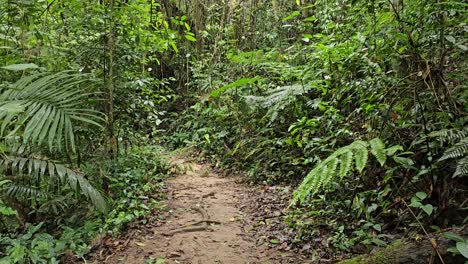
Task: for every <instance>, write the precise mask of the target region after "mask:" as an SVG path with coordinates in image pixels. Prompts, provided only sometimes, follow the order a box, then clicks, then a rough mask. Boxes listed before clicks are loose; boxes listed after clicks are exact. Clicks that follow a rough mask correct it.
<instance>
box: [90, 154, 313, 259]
mask: <svg viewBox="0 0 468 264" xmlns="http://www.w3.org/2000/svg"><path fill="white" fill-rule="evenodd" d="M174 162H175V163H177V164H178V165H179V166H182V167H185V168H186V170H185V171H186V172H185V173H182V174H181V175H179V176H177V177H174V178H172V179H170V180H168V200H167V204H168V206H169V211H168V214H167V215H166V217H165V219H164V220H160V221H158V224H156V225H154V224H153V225H149V226H148V225H147V226H146V227H144V229H149V231H150V232H148V230H146V231H144V232H142V231H140V232H136V233H135V232H134V233H133V234H132V235H130V236H129V238H128V240H127V241H125V243H123V244H124V246H123V247H122V248H121V250H120V251H114V252H113V254H112V255H111V256H109V257H107V258H105V260H101V261H100V262H99V263H129V264H133V263H138V264H140V263H147V261H148V260H150V259H153V260H155V261H154V262H151V263H158V262H156V260H158V259H159V260H162V259H164V260H165V261H164V263H307V262H305V261H303V260H301V259H300V257H299V256H297V255H296V254H295V253H293V252H292V251H289V248H288V242H284V241H282V238H281V234H278V236H280V238H279V239H277V238H271V237H268V236H265V235H262V234H261V233H259V230H261V229H258V228H257V227H258V226H259V225H260V226H262V225H270V224H271V223H270V222H271V221H274V222H275V224H274V225H282V220H281V219H282V216H283V213H282V212H281V211H277V210H271V213H272V215H271V216H268V215H267V216H265V215H264V214H262V215H256V213H255V207H258V206H261V204H259V203H256V202H255V198H254V197H255V196H254V195H253V193H254V192H255V191H254V190H253V189H252V188H249V187H247V186H244V185H242V184H239V183H237V182H236V179H235V178H234V177H221V176H220V175H218V174H217V173H213V171H212V170H211V168H210V167H209V166H206V165H200V164H196V163H193V162H189V161H187V160H181V159H179V160H175V161H174ZM267 209H268V208H267ZM260 211H262V210H260ZM262 212H270V210H263V211H262ZM257 214H258V213H257ZM277 229H281V230H284V229H285V228H284V227H283V226H278V227H277ZM137 233H140V234H137ZM283 237H284V235H283ZM285 241H287V239H285ZM278 246H279V247H285V248H284V249H285V250H278V249H275V248H278Z"/></svg>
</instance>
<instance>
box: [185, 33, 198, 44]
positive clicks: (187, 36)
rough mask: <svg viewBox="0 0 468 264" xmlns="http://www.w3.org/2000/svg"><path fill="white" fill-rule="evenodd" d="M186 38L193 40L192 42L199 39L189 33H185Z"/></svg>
mask: <svg viewBox="0 0 468 264" xmlns="http://www.w3.org/2000/svg"><path fill="white" fill-rule="evenodd" d="M185 38H186V39H187V40H188V41H192V42H196V41H197V39H196V38H195V37H193V36H191V35H188V34H185Z"/></svg>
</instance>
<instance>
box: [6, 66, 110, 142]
mask: <svg viewBox="0 0 468 264" xmlns="http://www.w3.org/2000/svg"><path fill="white" fill-rule="evenodd" d="M89 83H90V79H89V78H88V77H86V76H85V75H83V74H73V73H70V72H59V73H55V74H49V73H40V74H35V75H31V76H28V77H23V78H21V79H20V80H18V81H17V82H16V83H14V84H13V85H12V86H11V87H10V88H9V89H7V90H5V91H4V92H3V93H1V94H0V125H1V127H0V137H1V136H12V135H18V134H21V135H22V137H23V140H24V142H25V143H33V144H37V145H40V144H42V143H44V142H47V143H48V145H49V148H50V149H52V148H54V147H58V149H62V147H63V146H62V145H63V143H65V147H66V149H67V150H72V151H75V148H76V147H75V136H74V129H73V125H74V123H75V122H77V121H78V122H82V123H88V124H93V125H96V126H100V124H99V123H98V121H103V118H102V114H100V113H99V112H97V111H95V110H93V109H90V108H87V107H86V105H87V101H88V98H89V97H90V94H89V93H87V92H86V89H85V87H84V86H85V85H86V84H89Z"/></svg>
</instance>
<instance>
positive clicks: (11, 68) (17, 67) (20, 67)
mask: <svg viewBox="0 0 468 264" xmlns="http://www.w3.org/2000/svg"><path fill="white" fill-rule="evenodd" d="M37 68H39V66H37V65H36V64H34V63H25V64H12V65H8V66H4V67H2V69H5V70H9V71H24V70H29V69H37Z"/></svg>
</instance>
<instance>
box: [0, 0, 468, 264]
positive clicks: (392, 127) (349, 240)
mask: <svg viewBox="0 0 468 264" xmlns="http://www.w3.org/2000/svg"><path fill="white" fill-rule="evenodd" d="M467 7H468V5H467V4H466V3H465V2H463V1H457V0H454V1H452V0H438V1H417V0H371V1H369V0H295V1H292V0H248V1H240V0H194V1H188V0H177V1H176V0H100V1H90V0H66V1H64V0H35V1H31V0H15V1H12V0H0V67H1V68H0V189H1V192H0V231H1V233H0V263H61V262H67V261H71V260H74V261H76V260H79V259H86V256H87V254H88V253H89V252H90V251H91V250H92V249H93V246H95V245H96V243H97V242H96V240H97V239H102V238H103V237H108V236H118V235H119V234H120V232H122V231H123V230H125V228H127V227H128V226H129V225H132V224H135V223H142V224H144V223H145V221H146V217H147V216H148V215H150V214H154V213H155V212H156V213H157V212H158V210H162V209H163V205H162V204H161V202H160V201H161V199H162V195H163V194H162V188H163V186H164V178H165V177H167V176H168V175H170V174H171V172H172V171H173V170H171V165H170V164H169V163H168V162H167V159H165V158H164V155H163V152H164V151H163V150H162V149H163V148H165V149H179V148H190V149H192V151H194V152H195V153H197V155H198V156H199V158H200V159H203V160H205V161H208V162H210V163H211V164H213V166H216V167H220V168H223V169H225V170H229V171H231V172H235V173H239V174H242V175H243V177H244V179H245V181H246V182H251V183H254V184H258V185H262V184H267V185H288V186H291V188H293V189H294V190H295V191H294V192H293V194H292V195H291V202H290V205H289V208H288V210H289V214H288V216H287V217H286V219H285V221H286V222H287V224H288V226H289V227H290V228H291V229H293V230H295V231H296V232H297V237H296V240H297V243H298V244H300V243H301V242H303V241H314V239H315V238H316V237H318V236H320V237H325V239H326V241H327V244H328V245H329V254H330V256H332V257H333V256H341V255H342V254H345V255H354V254H357V253H362V252H370V251H371V250H372V249H373V248H374V247H385V246H387V245H390V244H391V243H392V242H393V241H394V240H396V239H397V238H402V237H404V238H409V239H414V238H416V237H419V239H430V237H433V234H435V235H436V236H437V234H440V235H444V236H446V237H447V239H449V240H450V241H451V242H452V244H451V247H450V248H449V252H448V253H447V254H451V255H456V256H460V257H464V258H467V259H468V238H467V237H466V236H464V235H463V234H459V233H457V232H452V231H451V232H448V231H450V230H452V229H453V230H454V228H455V227H456V228H461V229H463V228H466V224H467V221H468V218H467V216H468V214H467V209H468V207H467V206H468V202H467V201H468V199H467V198H468V195H467V181H466V177H467V176H468V101H467V100H468V87H467V84H466V80H467V64H466V59H465V58H466V55H467V49H468V48H467V43H466V36H467V33H468V25H467V22H468V21H467V19H468V16H467ZM447 230H448V231H447ZM429 235H430V236H429ZM356 248H360V249H361V250H356ZM362 248H364V249H363V250H362ZM434 248H437V245H434ZM441 258H442V257H441ZM435 259H436V261H443V260H440V259H439V258H438V257H436V258H435Z"/></svg>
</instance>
